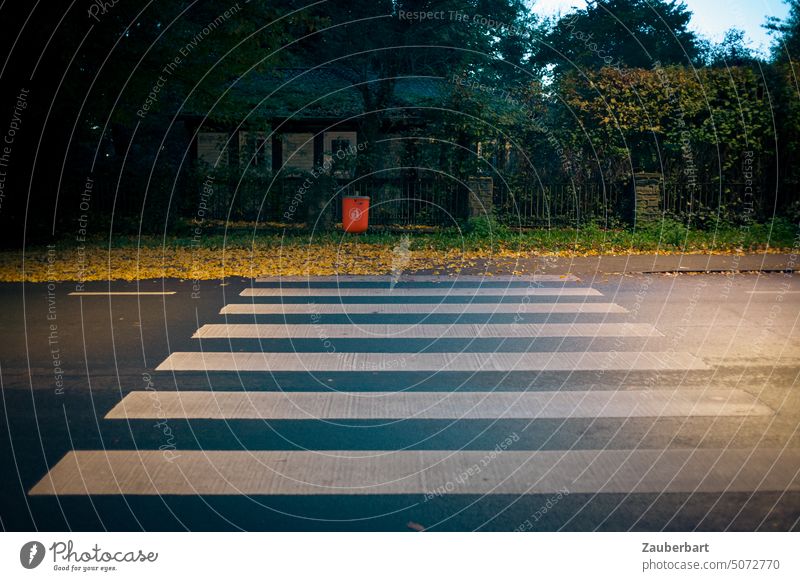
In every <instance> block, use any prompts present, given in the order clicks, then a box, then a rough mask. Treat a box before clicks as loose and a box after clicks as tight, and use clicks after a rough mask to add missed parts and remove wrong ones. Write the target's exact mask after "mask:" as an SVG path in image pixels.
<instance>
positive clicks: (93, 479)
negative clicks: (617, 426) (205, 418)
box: [31, 449, 800, 495]
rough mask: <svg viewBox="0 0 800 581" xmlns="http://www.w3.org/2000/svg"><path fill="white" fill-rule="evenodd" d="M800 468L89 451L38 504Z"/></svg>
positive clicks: (694, 484)
mask: <svg viewBox="0 0 800 581" xmlns="http://www.w3.org/2000/svg"><path fill="white" fill-rule="evenodd" d="M799 462H800V450H785V451H781V450H773V449H765V450H758V451H757V452H756V451H753V450H736V449H726V450H569V451H565V450H556V451H526V452H515V451H504V452H500V453H495V452H493V451H488V452H486V451H400V452H398V451H382V450H376V451H355V450H353V451H345V450H343V451H324V452H305V451H303V452H283V451H281V452H265V451H251V450H248V451H238V450H236V451H227V450H226V451H214V450H201V451H190V450H182V451H180V452H179V453H175V454H170V455H165V454H164V453H163V452H161V451H158V450H152V451H149V450H138V451H130V452H128V451H98V452H91V451H87V452H83V451H81V452H70V453H68V454H67V455H66V457H65V458H63V459H62V460H61V461H60V462H59V463H58V464H57V465H56V466H55V467H54V468H53V470H52V471H51V472H50V476H49V477H48V478H45V479H43V480H42V481H41V482H39V483H38V484H37V485H36V486H35V487H34V488H33V490H31V494H33V495H39V494H138V495H153V494H159V495H167V494H175V495H195V494H206V495H220V494H228V495H229V494H294V495H308V494H359V495H360V494H436V493H437V491H446V492H448V493H456V494H488V493H492V494H531V493H536V494H550V493H553V492H557V491H559V490H563V489H567V490H569V492H570V494H575V493H582V492H588V493H597V492H606V493H628V492H639V493H660V492H667V493H668V492H686V491H690V492H698V493H702V492H720V491H727V492H751V491H757V490H760V491H769V490H774V491H798V490H800V480H798V478H797V473H796V469H795V468H794V467H795V466H797V465H798V463H799ZM476 466H477V468H475V467H476ZM745 466H746V467H747V469H746V470H743V467H745ZM111 474H113V475H114V477H113V478H111V477H110V475H111Z"/></svg>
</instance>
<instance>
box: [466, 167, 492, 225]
mask: <svg viewBox="0 0 800 581" xmlns="http://www.w3.org/2000/svg"><path fill="white" fill-rule="evenodd" d="M467 188H468V189H469V216H468V217H469V218H481V217H484V218H491V216H492V204H493V199H494V182H493V181H492V178H490V177H469V178H467Z"/></svg>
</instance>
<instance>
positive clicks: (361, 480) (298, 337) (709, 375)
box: [0, 273, 800, 530]
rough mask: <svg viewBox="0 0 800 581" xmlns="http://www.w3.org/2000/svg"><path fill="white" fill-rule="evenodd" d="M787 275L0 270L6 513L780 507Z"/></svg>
mask: <svg viewBox="0 0 800 581" xmlns="http://www.w3.org/2000/svg"><path fill="white" fill-rule="evenodd" d="M796 279H797V276H796V275H790V274H782V273H776V274H764V275H760V276H759V275H755V274H746V275H745V274H739V275H730V276H728V275H723V274H716V275H696V276H691V275H680V276H670V275H662V274H655V275H625V276H616V275H615V276H606V277H592V278H583V279H582V280H575V281H571V280H560V279H554V280H548V281H536V282H534V283H531V282H530V281H516V282H505V281H501V280H497V279H489V280H487V281H486V282H484V283H482V285H481V286H480V288H476V286H477V285H478V284H480V283H477V282H474V281H461V282H458V283H455V285H454V286H453V283H451V282H438V283H437V282H427V281H419V280H412V281H408V282H400V283H398V284H397V285H396V286H394V287H391V290H390V285H389V283H387V282H360V281H353V280H346V279H339V280H338V281H337V280H336V279H329V280H327V281H315V282H313V283H311V290H309V285H308V284H307V283H302V282H296V283H292V282H288V281H282V282H281V283H277V282H256V281H251V280H242V279H233V280H228V281H225V283H224V284H223V283H221V282H220V281H203V282H200V283H192V282H191V281H176V280H163V281H162V280H157V281H141V282H139V283H117V282H114V283H112V284H108V283H90V284H85V285H84V286H83V291H84V292H93V293H100V294H84V295H82V296H76V295H70V294H69V293H71V292H74V291H75V290H76V286H75V284H74V283H59V284H55V285H51V286H49V287H48V285H47V284H26V285H24V286H23V285H21V284H5V285H0V328H2V331H3V333H2V337H3V340H2V342H0V380H1V381H2V400H0V406H2V411H1V412H0V424H1V425H0V462H1V463H2V464H1V465H2V472H1V473H2V480H1V481H0V519H2V527H3V528H4V529H5V530H34V529H38V530H140V529H145V530H183V529H190V530H236V529H245V530H420V529H426V530H475V529H479V530H559V529H564V530H629V529H631V530H662V529H663V530H695V529H697V530H727V529H731V530H789V529H797V528H798V527H799V525H798V523H799V522H800V435H799V434H798V427H800V397H799V396H798V387H800V384H799V382H798V373H800V331H798V317H800V283H799V282H798V281H797V280H796ZM279 287H282V289H284V290H281V288H279ZM337 288H341V289H343V292H342V293H339V292H337V291H336V289H337ZM448 288H453V290H454V291H456V292H453V293H447V292H444V291H443V290H442V289H448ZM276 289H277V290H276ZM304 289H305V290H304ZM331 289H333V291H331ZM356 289H362V290H361V291H359V290H356ZM377 289H383V290H377ZM434 289H435V290H434ZM581 289H582V290H581ZM109 291H111V292H114V293H120V292H123V293H130V294H115V295H113V296H109V295H105V294H103V293H107V292H109ZM243 291H244V292H245V296H241V293H242V292H243ZM362 291H363V292H362ZM165 292H166V293H174V294H160V293H165ZM142 293H152V294H142ZM284 306H285V308H284ZM221 311H224V313H221ZM196 333H197V335H198V336H197V337H196V336H194V335H195V334H196ZM212 392H213V393H212Z"/></svg>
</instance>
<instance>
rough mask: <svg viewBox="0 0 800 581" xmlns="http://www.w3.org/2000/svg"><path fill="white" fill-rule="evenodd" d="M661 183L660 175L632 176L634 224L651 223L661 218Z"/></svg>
mask: <svg viewBox="0 0 800 581" xmlns="http://www.w3.org/2000/svg"><path fill="white" fill-rule="evenodd" d="M663 181H664V179H663V176H662V175H661V174H660V173H647V172H643V173H637V174H635V175H634V176H633V195H634V197H635V203H634V208H635V214H634V221H635V223H636V224H641V223H646V222H653V221H657V220H659V219H660V218H661V200H662V197H661V190H662V189H663Z"/></svg>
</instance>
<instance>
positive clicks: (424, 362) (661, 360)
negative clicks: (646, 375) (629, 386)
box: [156, 351, 708, 372]
mask: <svg viewBox="0 0 800 581" xmlns="http://www.w3.org/2000/svg"><path fill="white" fill-rule="evenodd" d="M671 369H677V370H689V369H708V367H707V366H706V364H705V363H703V362H702V361H701V360H700V359H698V358H696V357H694V356H692V355H690V354H689V353H658V352H652V353H651V352H642V353H636V352H619V353H618V352H613V351H609V352H602V351H577V352H558V353H549V352H544V353H504V352H496V353H471V352H460V353H349V352H339V353H294V352H292V353H269V352H263V353H248V352H236V353H233V352H217V351H205V352H195V351H178V352H175V353H173V354H172V355H170V356H169V357H167V359H165V360H164V362H163V363H161V365H159V366H158V367H156V370H157V371H315V372H328V371H331V372H334V371H429V372H438V371H596V370H621V371H631V370H649V371H666V370H671Z"/></svg>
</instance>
